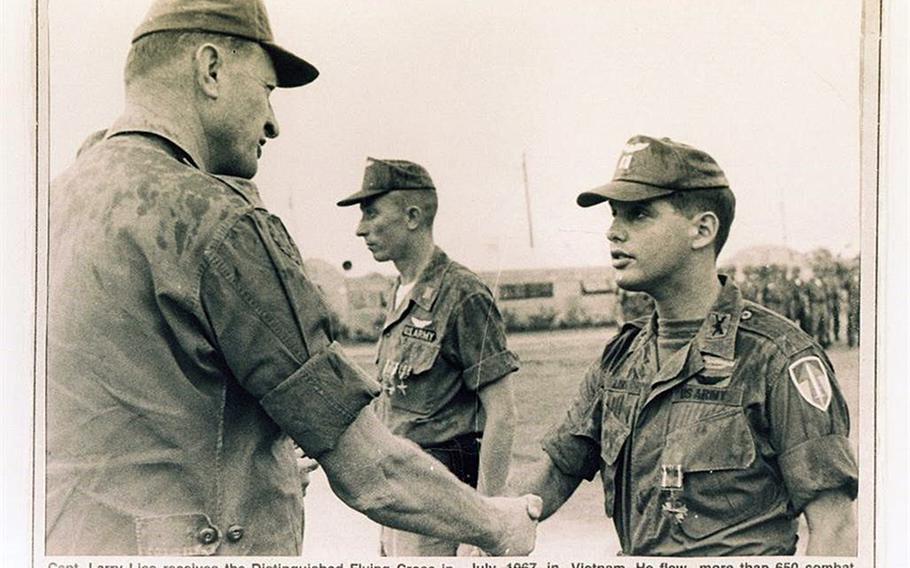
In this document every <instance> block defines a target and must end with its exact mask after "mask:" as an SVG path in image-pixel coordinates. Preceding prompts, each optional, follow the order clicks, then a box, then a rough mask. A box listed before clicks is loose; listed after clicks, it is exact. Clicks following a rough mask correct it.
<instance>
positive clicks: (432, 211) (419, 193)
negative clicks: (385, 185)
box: [393, 190, 439, 227]
mask: <svg viewBox="0 0 910 568" xmlns="http://www.w3.org/2000/svg"><path fill="white" fill-rule="evenodd" d="M393 193H394V195H395V199H396V200H397V202H398V204H399V205H400V206H401V208H402V209H406V208H408V207H419V208H420V210H421V211H423V218H424V221H425V223H424V225H425V226H426V227H432V226H433V220H434V219H436V210H437V209H438V208H439V200H438V199H437V198H436V192H435V191H427V190H399V191H395V192H393Z"/></svg>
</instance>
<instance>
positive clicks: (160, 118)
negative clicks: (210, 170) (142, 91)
mask: <svg viewBox="0 0 910 568" xmlns="http://www.w3.org/2000/svg"><path fill="white" fill-rule="evenodd" d="M192 129H193V127H192V126H191V125H190V124H189V123H188V122H186V121H180V120H175V119H174V118H172V117H169V116H166V115H164V114H161V113H158V112H155V111H154V110H152V109H150V108H148V107H144V106H140V105H135V104H133V105H128V106H127V109H126V112H124V113H123V115H122V116H121V117H120V118H118V119H117V121H116V122H114V125H113V126H111V128H109V129H108V131H107V134H106V135H105V139H107V138H111V137H112V136H116V135H118V134H125V133H128V132H144V133H148V134H154V135H156V136H160V137H161V138H164V139H165V140H167V141H168V142H170V143H171V144H172V145H173V146H174V147H175V148H176V149H177V150H179V155H178V156H177V157H178V159H180V160H181V161H183V162H185V163H186V164H188V165H190V166H193V167H195V168H197V169H200V170H203V171H205V169H206V168H205V163H204V162H203V160H202V151H201V149H200V148H199V146H198V144H197V143H196V142H194V140H195V139H196V137H195V136H192V134H191V130H192Z"/></svg>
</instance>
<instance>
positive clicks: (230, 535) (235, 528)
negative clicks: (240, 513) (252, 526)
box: [227, 525, 243, 542]
mask: <svg viewBox="0 0 910 568" xmlns="http://www.w3.org/2000/svg"><path fill="white" fill-rule="evenodd" d="M241 538H243V527H241V526H240V525H231V526H230V527H228V530H227V539H228V540H229V541H231V542H237V541H238V540H240V539H241Z"/></svg>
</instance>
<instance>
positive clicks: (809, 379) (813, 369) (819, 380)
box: [788, 355, 831, 412]
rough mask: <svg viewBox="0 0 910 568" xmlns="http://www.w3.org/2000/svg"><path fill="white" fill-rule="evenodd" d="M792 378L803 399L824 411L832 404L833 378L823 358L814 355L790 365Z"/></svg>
mask: <svg viewBox="0 0 910 568" xmlns="http://www.w3.org/2000/svg"><path fill="white" fill-rule="evenodd" d="M788 370H789V372H790V380H791V381H793V386H795V387H796V391H797V392H799V395H800V396H801V397H803V399H804V400H805V401H806V402H808V403H809V404H811V405H812V406H814V407H815V408H818V409H819V410H821V411H822V412H825V411H827V410H828V405H830V404H831V380H830V379H829V378H828V371H827V370H826V369H825V365H824V363H822V361H821V359H819V358H818V357H816V356H814V355H812V356H809V357H803V358H801V359H798V360H797V361H796V362H794V363H793V364H791V365H790V367H789V369H788Z"/></svg>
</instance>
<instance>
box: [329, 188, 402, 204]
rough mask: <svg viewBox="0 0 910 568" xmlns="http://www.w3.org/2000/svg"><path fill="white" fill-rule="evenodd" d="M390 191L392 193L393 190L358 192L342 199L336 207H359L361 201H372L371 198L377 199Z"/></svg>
mask: <svg viewBox="0 0 910 568" xmlns="http://www.w3.org/2000/svg"><path fill="white" fill-rule="evenodd" d="M390 191H392V190H391V189H378V190H377V189H372V190H366V189H364V190H362V191H358V192H357V193H353V194H351V195H349V196H347V197H345V198H344V199H342V200H341V201H339V202H338V203H336V205H338V207H347V206H348V205H357V204H358V203H360V202H361V201H364V200H367V199H370V198H371V197H376V196H377V195H382V194H383V193H388V192H390Z"/></svg>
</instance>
